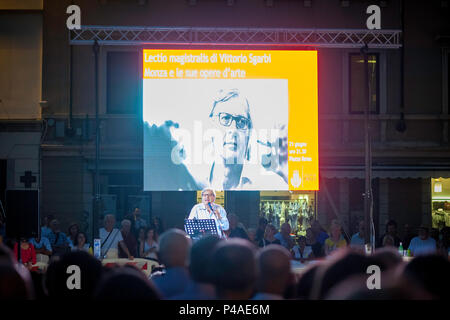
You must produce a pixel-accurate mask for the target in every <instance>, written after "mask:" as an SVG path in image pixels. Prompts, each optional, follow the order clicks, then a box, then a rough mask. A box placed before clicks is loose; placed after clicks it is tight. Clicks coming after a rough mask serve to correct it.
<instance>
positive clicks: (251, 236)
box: [247, 228, 258, 247]
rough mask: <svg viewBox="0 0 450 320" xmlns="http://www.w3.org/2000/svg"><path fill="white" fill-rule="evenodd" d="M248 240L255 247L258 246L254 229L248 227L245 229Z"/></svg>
mask: <svg viewBox="0 0 450 320" xmlns="http://www.w3.org/2000/svg"><path fill="white" fill-rule="evenodd" d="M247 235H248V240H249V241H250V242H251V243H253V244H254V245H255V246H256V247H257V246H258V241H256V229H255V228H248V229H247Z"/></svg>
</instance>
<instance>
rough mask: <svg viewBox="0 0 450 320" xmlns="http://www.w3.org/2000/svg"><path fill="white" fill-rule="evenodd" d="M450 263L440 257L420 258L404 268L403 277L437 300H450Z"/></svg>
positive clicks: (427, 256) (428, 256)
mask: <svg viewBox="0 0 450 320" xmlns="http://www.w3.org/2000/svg"><path fill="white" fill-rule="evenodd" d="M449 270H450V261H449V260H448V259H446V258H444V257H443V256H440V255H426V256H419V257H415V258H414V259H412V260H411V261H410V262H409V263H408V264H407V265H406V266H405V268H404V270H403V275H404V276H405V278H407V279H408V280H410V281H412V282H414V283H416V284H418V285H419V286H420V287H422V288H423V289H425V290H426V291H428V292H429V293H430V294H432V295H433V297H434V298H436V299H443V300H448V299H449V298H450V291H449V287H450V273H449Z"/></svg>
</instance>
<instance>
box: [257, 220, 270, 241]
mask: <svg viewBox="0 0 450 320" xmlns="http://www.w3.org/2000/svg"><path fill="white" fill-rule="evenodd" d="M267 223H268V222H267V219H266V218H263V217H262V218H259V221H258V229H256V238H255V240H256V243H260V242H261V240H262V239H264V233H265V232H266V227H267Z"/></svg>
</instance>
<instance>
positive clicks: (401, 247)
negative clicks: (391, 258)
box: [398, 242, 404, 257]
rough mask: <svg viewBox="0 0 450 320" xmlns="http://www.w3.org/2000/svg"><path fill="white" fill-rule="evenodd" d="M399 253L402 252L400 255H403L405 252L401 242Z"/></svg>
mask: <svg viewBox="0 0 450 320" xmlns="http://www.w3.org/2000/svg"><path fill="white" fill-rule="evenodd" d="M398 253H400V255H401V256H402V257H403V255H404V253H403V245H402V243H401V242H400V246H399V247H398Z"/></svg>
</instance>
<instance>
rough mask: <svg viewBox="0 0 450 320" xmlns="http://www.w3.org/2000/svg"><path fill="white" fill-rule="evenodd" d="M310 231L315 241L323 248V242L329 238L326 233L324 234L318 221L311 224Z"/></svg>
mask: <svg viewBox="0 0 450 320" xmlns="http://www.w3.org/2000/svg"><path fill="white" fill-rule="evenodd" d="M311 229H312V231H313V234H314V237H315V238H316V241H317V242H319V243H320V244H321V245H322V246H323V245H324V244H325V240H326V239H327V238H329V235H328V233H326V232H325V230H324V229H323V228H322V226H321V225H320V222H319V221H318V220H314V221H313V223H312V224H311Z"/></svg>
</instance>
